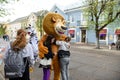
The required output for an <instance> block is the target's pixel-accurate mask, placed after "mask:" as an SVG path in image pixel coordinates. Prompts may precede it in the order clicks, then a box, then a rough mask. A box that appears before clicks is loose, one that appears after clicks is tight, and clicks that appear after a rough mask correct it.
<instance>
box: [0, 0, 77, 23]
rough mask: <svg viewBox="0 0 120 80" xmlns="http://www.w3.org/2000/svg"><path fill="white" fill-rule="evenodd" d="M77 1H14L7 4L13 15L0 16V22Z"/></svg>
mask: <svg viewBox="0 0 120 80" xmlns="http://www.w3.org/2000/svg"><path fill="white" fill-rule="evenodd" d="M77 1H79V0H20V1H19V2H13V3H11V4H8V5H7V6H6V8H7V9H8V11H9V12H10V13H11V15H8V16H5V17H0V22H2V21H7V20H10V21H13V20H15V19H17V18H20V17H24V16H27V15H29V14H30V13H31V12H37V11H39V10H42V9H45V10H50V9H52V7H53V6H54V5H55V4H57V5H60V6H63V7H64V6H67V5H70V4H72V3H75V2H77Z"/></svg>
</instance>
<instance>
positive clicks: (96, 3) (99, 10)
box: [83, 0, 120, 31]
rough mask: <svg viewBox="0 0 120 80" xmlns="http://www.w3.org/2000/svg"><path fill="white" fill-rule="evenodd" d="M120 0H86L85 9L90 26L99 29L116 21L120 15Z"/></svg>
mask: <svg viewBox="0 0 120 80" xmlns="http://www.w3.org/2000/svg"><path fill="white" fill-rule="evenodd" d="M118 1H119V0H86V2H85V5H87V7H85V9H84V10H83V11H84V13H85V16H86V17H87V18H86V20H87V22H88V26H91V25H92V27H94V28H92V29H96V30H98V31H100V30H102V29H103V28H105V27H106V26H107V25H109V24H110V23H112V22H113V21H115V20H116V19H117V18H118V16H119V15H120V5H118Z"/></svg>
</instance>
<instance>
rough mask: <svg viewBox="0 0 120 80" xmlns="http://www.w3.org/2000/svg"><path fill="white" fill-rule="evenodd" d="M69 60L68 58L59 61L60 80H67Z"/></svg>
mask: <svg viewBox="0 0 120 80" xmlns="http://www.w3.org/2000/svg"><path fill="white" fill-rule="evenodd" d="M69 60H70V58H69V57H63V58H60V59H59V61H60V69H61V77H62V80H69Z"/></svg>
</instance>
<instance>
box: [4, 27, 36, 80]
mask: <svg viewBox="0 0 120 80" xmlns="http://www.w3.org/2000/svg"><path fill="white" fill-rule="evenodd" d="M26 34H27V33H26V31H25V30H24V29H19V30H18V31H17V36H16V40H14V41H12V42H10V44H9V45H8V47H7V49H6V53H7V51H8V50H9V49H10V47H11V48H12V49H13V50H14V51H20V50H21V49H22V50H23V51H24V53H22V55H23V60H24V64H26V65H25V71H24V72H23V76H22V77H17V78H9V80H30V73H29V66H30V64H32V65H33V63H34V62H33V61H34V54H33V50H32V47H31V45H30V44H29V43H28V42H27V39H26ZM6 55H7V54H5V56H6ZM30 62H31V63H30Z"/></svg>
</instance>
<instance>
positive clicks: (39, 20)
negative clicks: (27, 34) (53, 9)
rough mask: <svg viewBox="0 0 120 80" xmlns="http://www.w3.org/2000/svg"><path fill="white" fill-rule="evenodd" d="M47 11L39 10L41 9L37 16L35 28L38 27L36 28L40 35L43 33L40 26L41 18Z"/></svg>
mask: <svg viewBox="0 0 120 80" xmlns="http://www.w3.org/2000/svg"><path fill="white" fill-rule="evenodd" d="M47 13H48V11H47V10H41V11H40V12H39V16H38V18H37V22H36V26H37V28H38V30H39V32H40V36H42V35H43V33H44V31H43V27H42V20H43V18H44V16H45V15H46V14H47Z"/></svg>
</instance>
